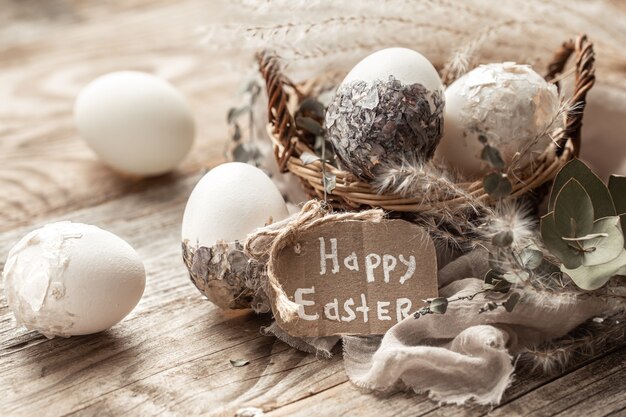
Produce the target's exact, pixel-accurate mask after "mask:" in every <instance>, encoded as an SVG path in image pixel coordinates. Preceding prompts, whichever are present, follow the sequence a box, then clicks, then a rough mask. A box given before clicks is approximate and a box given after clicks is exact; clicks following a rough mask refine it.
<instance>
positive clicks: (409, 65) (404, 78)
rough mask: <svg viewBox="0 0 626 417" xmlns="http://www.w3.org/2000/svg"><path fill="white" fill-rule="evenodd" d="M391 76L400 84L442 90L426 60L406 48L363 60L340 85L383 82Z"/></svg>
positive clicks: (377, 54)
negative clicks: (417, 84)
mask: <svg viewBox="0 0 626 417" xmlns="http://www.w3.org/2000/svg"><path fill="white" fill-rule="evenodd" d="M389 76H393V77H394V78H395V79H397V80H398V81H400V82H401V83H402V84H406V85H408V84H415V83H419V84H422V85H423V86H424V87H426V88H427V89H429V90H433V91H436V90H442V89H443V86H442V84H441V78H439V74H438V73H437V70H436V69H435V67H434V66H433V64H431V63H430V61H429V60H428V59H426V57H425V56H424V55H422V54H420V53H419V52H417V51H414V50H412V49H408V48H387V49H382V50H380V51H377V52H374V53H373V54H371V55H368V56H367V57H365V58H363V59H362V60H361V61H360V62H359V63H358V64H356V65H355V66H354V68H352V70H350V72H349V73H348V75H347V76H346V78H345V79H344V80H343V82H342V84H346V83H350V82H354V81H366V82H372V81H376V80H384V81H386V80H387V79H388V78H389Z"/></svg>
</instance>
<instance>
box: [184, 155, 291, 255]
mask: <svg viewBox="0 0 626 417" xmlns="http://www.w3.org/2000/svg"><path fill="white" fill-rule="evenodd" d="M287 216H288V211H287V205H286V204H285V201H284V200H283V197H282V195H281V194H280V191H278V188H276V186H275V185H274V183H273V182H272V180H271V179H270V178H269V177H268V176H267V175H265V173H264V172H263V171H261V170H260V169H258V168H256V167H253V166H252V165H248V164H244V163H241V162H229V163H225V164H222V165H219V166H217V167H216V168H213V169H212V170H211V171H209V172H208V173H207V174H205V175H204V177H202V179H200V181H199V182H198V184H196V186H195V188H194V189H193V191H192V193H191V195H190V196H189V200H188V201H187V206H186V207H185V213H184V216H183V226H182V239H183V241H188V242H189V243H190V244H191V245H192V246H195V247H197V246H204V247H210V246H213V245H214V244H215V243H216V242H218V241H225V242H234V241H240V242H243V241H244V240H245V238H246V236H247V235H248V234H249V233H251V232H252V231H253V230H255V229H257V228H259V227H263V226H265V225H266V224H269V223H272V222H277V221H279V220H282V219H284V218H286V217H287Z"/></svg>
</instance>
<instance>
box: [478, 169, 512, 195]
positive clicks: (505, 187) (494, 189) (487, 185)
mask: <svg viewBox="0 0 626 417" xmlns="http://www.w3.org/2000/svg"><path fill="white" fill-rule="evenodd" d="M483 188H484V189H485V191H486V192H487V194H489V195H490V196H491V197H494V198H503V197H506V196H508V195H509V194H511V191H513V185H512V184H511V181H509V179H508V178H507V176H506V175H505V174H502V173H499V172H493V173H491V174H489V175H487V176H485V178H483Z"/></svg>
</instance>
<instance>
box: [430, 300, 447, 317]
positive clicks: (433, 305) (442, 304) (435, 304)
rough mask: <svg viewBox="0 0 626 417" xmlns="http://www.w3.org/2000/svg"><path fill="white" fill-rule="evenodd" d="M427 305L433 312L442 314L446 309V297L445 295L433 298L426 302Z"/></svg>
mask: <svg viewBox="0 0 626 417" xmlns="http://www.w3.org/2000/svg"><path fill="white" fill-rule="evenodd" d="M428 307H429V308H430V311H432V312H433V313H435V314H444V313H445V312H446V310H447V309H448V299H447V298H445V297H437V298H433V299H432V300H430V301H429V302H428Z"/></svg>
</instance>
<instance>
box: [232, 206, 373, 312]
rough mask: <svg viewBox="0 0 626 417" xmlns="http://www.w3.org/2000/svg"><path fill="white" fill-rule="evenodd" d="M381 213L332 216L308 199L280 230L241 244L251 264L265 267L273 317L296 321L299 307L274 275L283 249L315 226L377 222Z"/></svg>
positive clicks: (271, 229)
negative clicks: (351, 222) (346, 222)
mask: <svg viewBox="0 0 626 417" xmlns="http://www.w3.org/2000/svg"><path fill="white" fill-rule="evenodd" d="M384 214H385V213H384V211H383V210H382V209H369V210H365V211H358V212H344V213H334V212H332V211H331V209H330V207H329V206H328V204H326V203H325V202H322V201H319V200H311V201H308V202H307V203H305V204H304V206H303V207H302V209H301V210H300V212H299V213H298V214H296V215H295V217H294V218H293V220H290V221H288V222H287V223H285V224H284V225H281V226H280V227H276V226H274V227H272V226H268V227H264V228H262V229H259V230H257V231H256V232H254V233H253V234H251V235H250V236H248V238H247V239H246V242H245V244H244V252H245V254H246V255H247V256H248V257H249V258H250V259H251V260H252V261H255V262H258V263H260V264H265V265H266V266H267V267H266V272H267V278H266V279H267V288H268V290H269V291H271V292H272V295H273V298H274V302H273V303H272V307H273V310H274V315H279V316H280V318H281V319H282V321H283V322H286V323H288V322H291V321H293V320H295V319H296V318H297V316H298V309H299V304H297V303H295V302H293V301H291V300H290V299H289V297H288V296H287V294H286V293H285V290H284V289H283V287H282V285H281V284H280V281H279V279H278V277H277V276H276V264H277V259H278V256H279V254H280V252H281V251H282V250H283V249H284V248H285V247H287V246H292V245H295V244H296V243H297V241H298V239H299V237H300V234H301V233H303V232H305V231H307V230H310V229H312V228H314V227H316V226H321V225H323V224H328V223H340V222H344V221H349V220H360V221H370V222H376V223H377V222H380V221H381V220H382V219H383V218H384Z"/></svg>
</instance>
